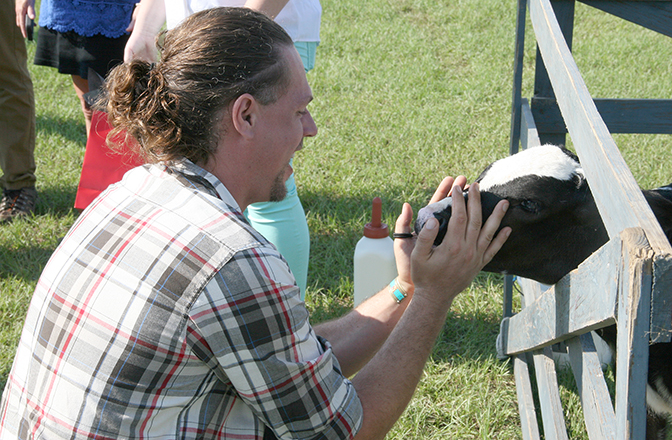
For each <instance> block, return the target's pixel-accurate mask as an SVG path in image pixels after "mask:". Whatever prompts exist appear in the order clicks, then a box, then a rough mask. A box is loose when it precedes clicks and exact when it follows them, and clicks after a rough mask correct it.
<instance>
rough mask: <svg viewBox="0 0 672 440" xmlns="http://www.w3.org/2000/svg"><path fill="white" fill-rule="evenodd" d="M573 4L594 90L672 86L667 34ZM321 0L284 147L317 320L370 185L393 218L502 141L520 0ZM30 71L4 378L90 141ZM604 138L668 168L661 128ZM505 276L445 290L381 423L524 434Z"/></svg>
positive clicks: (2, 240) (415, 432) (425, 431)
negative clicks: (505, 340) (392, 411)
mask: <svg viewBox="0 0 672 440" xmlns="http://www.w3.org/2000/svg"><path fill="white" fill-rule="evenodd" d="M576 7H577V11H576V20H575V21H576V27H575V33H574V50H575V56H576V59H577V63H578V65H579V68H580V69H581V70H582V72H583V73H584V76H585V78H586V83H587V85H588V88H589V90H590V91H591V93H592V94H593V95H594V96H595V97H602V98H607V97H616V98H620V97H630V98H669V97H670V96H672V81H671V80H670V77H671V75H670V74H671V73H672V45H670V40H668V39H666V38H665V37H662V36H660V35H657V34H654V33H653V32H650V31H647V30H644V29H641V28H639V27H637V26H635V25H633V24H630V23H626V22H623V21H622V20H619V19H617V18H614V17H611V16H608V15H607V14H604V13H602V12H599V11H595V10H593V9H590V8H589V7H587V6H585V5H582V4H578V3H577V6H576ZM323 8H324V16H323V23H322V43H321V44H320V47H319V48H318V56H317V64H316V68H315V69H314V70H313V71H312V72H310V73H309V75H308V79H309V82H310V83H311V85H312V87H313V92H314V95H315V101H314V103H313V104H311V107H310V109H311V111H312V113H313V116H314V118H315V120H316V122H317V124H318V128H319V133H318V135H317V137H315V138H314V139H310V140H308V141H306V142H305V148H304V150H303V151H302V152H301V153H299V154H298V155H297V157H296V159H295V161H294V167H295V169H296V173H297V183H298V186H299V193H300V196H301V199H302V201H303V204H304V207H305V209H306V211H307V217H308V222H309V226H310V230H311V246H312V259H311V264H310V268H309V279H308V283H309V287H308V292H307V303H308V307H309V308H310V310H311V312H312V314H313V319H314V320H316V321H321V320H324V319H330V318H333V317H336V316H340V315H342V314H344V313H346V312H347V311H348V310H349V309H350V308H351V305H352V295H351V292H352V255H353V252H354V247H355V244H356V242H357V240H358V239H359V237H360V236H361V231H362V227H363V225H364V224H365V223H366V222H367V221H368V215H369V209H370V203H371V199H372V198H373V197H375V196H380V197H382V199H383V204H384V205H383V211H384V212H383V214H384V220H385V221H386V222H387V223H388V224H390V225H392V224H394V221H395V219H396V216H397V214H398V212H399V211H400V208H401V204H402V203H403V202H405V201H408V202H410V203H411V204H412V206H413V207H414V208H415V209H416V210H417V209H418V208H420V207H421V206H422V205H423V204H424V203H425V202H426V201H427V199H428V198H429V196H430V195H431V193H432V192H433V189H434V187H435V186H436V185H437V184H438V182H439V181H440V180H441V178H442V177H443V176H445V175H457V174H464V175H466V176H467V177H468V178H469V179H475V178H476V177H477V176H478V174H479V173H480V171H481V170H482V169H483V168H484V167H485V166H486V165H487V164H488V163H490V162H491V161H493V160H494V159H497V158H500V157H503V156H505V155H506V154H507V151H508V142H509V141H508V138H509V118H510V111H511V109H510V106H511V104H510V100H511V84H512V66H513V47H514V31H515V10H516V5H515V3H514V2H513V1H508V2H499V1H496V0H481V1H478V2H471V1H465V0H456V1H451V2H441V1H438V0H371V1H369V2H355V1H353V0H341V1H335V0H323ZM529 29H531V26H529V23H528V36H527V39H526V46H525V68H526V71H525V75H524V90H525V93H524V96H526V97H529V96H531V95H532V79H533V78H532V76H533V57H534V42H533V37H532V34H531V33H530V32H529ZM29 49H30V51H31V53H32V51H33V50H34V45H33V44H29ZM31 59H32V56H31ZM31 71H32V75H33V80H34V84H35V91H36V104H37V151H36V158H37V162H38V170H37V173H38V183H37V186H38V191H39V194H40V199H39V203H38V207H37V213H36V216H35V218H34V219H31V220H28V221H22V222H17V223H15V224H11V225H7V226H2V227H0V292H1V294H0V344H1V345H0V350H1V351H0V386H1V385H2V384H4V382H5V381H6V378H7V374H8V372H9V368H10V367H11V362H12V357H13V353H14V350H15V347H16V343H17V341H18V338H19V334H20V329H21V326H22V322H23V318H24V315H25V311H26V308H27V305H28V301H29V299H30V296H31V294H32V291H33V289H34V287H35V283H36V282H37V279H38V277H39V274H40V272H41V269H42V267H43V266H44V265H45V263H46V261H47V259H48V258H49V256H50V254H51V253H52V252H53V250H54V249H55V247H56V246H57V245H58V242H59V240H60V239H61V238H62V237H63V236H64V235H65V233H66V232H67V230H68V229H69V227H70V226H71V225H72V223H73V222H74V221H75V219H76V218H77V215H78V214H77V212H75V211H74V210H73V209H72V205H73V203H74V198H75V192H76V188H77V183H78V179H79V172H80V169H81V164H82V157H83V153H84V145H85V135H84V120H83V117H82V115H81V111H80V109H79V104H78V101H77V99H76V97H75V93H74V91H73V89H72V85H71V83H70V80H69V78H68V77H66V76H64V75H59V74H57V73H56V72H55V71H54V70H53V69H49V68H44V67H35V66H32V65H31ZM615 138H616V142H617V144H618V145H619V147H620V148H621V150H622V152H623V155H624V157H625V159H626V162H627V163H628V165H629V166H630V168H631V170H632V172H633V174H634V176H635V178H636V179H637V181H638V183H639V184H640V185H641V186H643V187H652V186H656V185H662V184H668V183H670V182H671V181H672V176H671V174H672V173H670V171H669V170H670V166H669V159H668V158H669V157H670V152H671V150H672V148H671V147H670V139H669V137H666V136H649V135H620V136H616V137H615ZM501 284H502V279H501V277H500V276H498V275H486V274H482V275H479V277H478V278H477V279H476V280H475V282H474V283H473V284H472V286H471V288H470V289H468V290H467V291H466V292H464V293H463V294H462V295H461V296H459V297H458V299H457V300H456V301H455V304H454V307H453V310H452V312H451V314H450V315H449V318H448V320H447V322H446V325H445V328H444V331H443V333H442V334H441V336H440V338H439V340H438V341H437V343H436V348H435V351H434V353H433V355H432V357H431V359H430V360H429V362H428V364H427V368H426V374H425V376H424V378H423V380H422V382H421V383H420V385H419V387H418V390H417V392H416V395H415V397H414V399H413V401H412V402H411V404H410V406H409V408H408V410H407V411H406V413H405V414H404V415H403V417H402V418H401V419H400V421H399V422H398V423H397V425H396V426H395V428H394V430H393V431H392V432H391V433H390V434H389V436H388V438H390V439H409V438H411V439H416V438H417V439H444V438H460V439H515V438H520V437H521V433H520V427H519V424H520V423H519V420H518V408H517V403H516V395H515V384H514V382H513V377H512V373H511V367H510V364H509V363H508V362H501V361H499V360H497V359H496V356H495V338H496V336H497V333H498V331H499V320H500V316H501V302H502V300H501ZM561 395H562V398H563V401H564V402H565V407H566V409H565V411H566V414H567V427H568V435H569V437H570V438H572V439H585V438H587V435H586V434H585V432H584V428H583V419H582V416H581V411H580V405H579V404H578V398H577V396H576V394H575V392H574V385H573V380H572V379H571V376H567V377H565V376H564V375H561Z"/></svg>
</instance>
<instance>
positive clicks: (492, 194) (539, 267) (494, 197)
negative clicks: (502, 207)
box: [415, 145, 608, 284]
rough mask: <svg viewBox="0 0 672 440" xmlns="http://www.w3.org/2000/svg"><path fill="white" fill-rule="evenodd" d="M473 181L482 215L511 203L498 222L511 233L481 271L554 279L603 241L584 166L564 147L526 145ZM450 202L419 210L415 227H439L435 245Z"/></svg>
mask: <svg viewBox="0 0 672 440" xmlns="http://www.w3.org/2000/svg"><path fill="white" fill-rule="evenodd" d="M477 182H479V186H480V190H481V200H482V208H483V219H485V218H487V217H488V216H490V214H491V213H492V211H493V209H494V207H495V205H496V204H497V203H498V202H499V201H500V200H502V199H506V200H508V201H509V203H510V205H509V209H508V211H507V213H506V215H505V216H504V218H503V219H502V222H501V227H505V226H510V227H511V235H510V236H509V239H508V240H507V241H506V243H505V244H504V246H503V247H502V249H501V250H500V251H499V252H498V253H497V255H496V256H495V257H494V258H493V260H492V261H491V262H490V263H488V265H487V266H485V268H484V269H483V270H485V271H488V272H497V273H508V274H513V275H519V276H523V277H526V278H531V279H534V280H537V281H540V282H542V283H547V284H554V283H556V282H557V281H558V280H559V279H560V278H562V277H563V276H564V275H565V274H567V273H568V272H569V271H571V270H572V269H574V268H576V267H577V266H578V265H579V264H580V263H581V262H582V261H583V260H584V259H585V258H587V257H588V256H589V255H590V254H591V253H592V252H594V251H595V250H597V249H598V248H599V247H600V246H602V244H604V243H605V242H606V241H607V240H608V236H607V233H606V230H605V228H604V225H603V223H602V220H601V218H600V215H599V213H598V210H597V206H596V205H595V202H594V200H593V196H592V194H591V192H590V189H589V188H588V183H587V181H586V179H585V176H584V173H583V169H582V168H581V165H580V164H579V161H578V159H577V157H576V156H575V155H574V154H572V153H571V152H570V151H568V150H566V149H564V148H561V147H556V146H553V145H544V146H539V147H535V148H529V149H527V150H524V151H522V152H520V153H518V154H515V155H513V156H509V157H507V158H504V159H501V160H499V161H497V162H494V163H493V164H491V165H490V166H489V167H488V168H486V169H485V171H483V173H482V174H481V176H480V177H479V178H478V179H477ZM468 196H469V194H468V191H467V192H465V197H467V198H468ZM451 205H452V199H451V198H450V197H449V198H446V199H444V200H442V201H440V202H438V203H434V204H431V205H428V206H426V207H425V208H423V209H421V210H420V212H419V213H418V220H417V221H416V225H415V229H416V232H419V231H420V229H422V226H423V225H424V224H425V222H426V221H427V220H428V219H429V218H430V217H431V216H434V217H436V218H437V219H438V220H439V222H440V229H439V236H438V237H437V240H436V242H435V244H439V243H440V242H441V241H442V240H443V237H444V235H445V233H446V227H447V224H448V219H449V218H450V213H451Z"/></svg>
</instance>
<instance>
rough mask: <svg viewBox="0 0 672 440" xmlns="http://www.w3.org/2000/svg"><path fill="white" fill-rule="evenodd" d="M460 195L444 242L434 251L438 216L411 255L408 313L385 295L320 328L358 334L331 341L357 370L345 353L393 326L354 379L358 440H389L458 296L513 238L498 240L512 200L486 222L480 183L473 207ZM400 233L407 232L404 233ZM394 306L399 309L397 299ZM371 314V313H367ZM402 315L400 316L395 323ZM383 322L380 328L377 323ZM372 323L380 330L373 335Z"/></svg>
mask: <svg viewBox="0 0 672 440" xmlns="http://www.w3.org/2000/svg"><path fill="white" fill-rule="evenodd" d="M461 194H462V190H461V188H460V187H459V186H458V187H455V195H456V197H454V198H453V215H452V217H451V220H450V222H449V226H448V232H447V233H446V238H444V242H443V243H442V244H441V245H439V246H437V247H434V246H433V242H434V238H435V237H436V234H437V231H438V222H437V221H436V220H435V219H431V220H430V221H428V223H427V224H426V226H425V228H424V229H423V230H422V231H421V232H420V234H419V236H418V238H417V242H416V245H415V248H414V249H413V252H412V256H411V274H412V280H413V283H414V287H415V290H414V293H413V295H412V298H411V300H410V301H408V298H407V299H406V300H405V301H404V302H406V301H408V305H407V306H406V308H405V310H403V311H398V312H397V313H390V310H391V309H390V308H389V307H386V305H389V302H388V303H387V304H386V303H385V302H384V301H385V298H384V297H385V296H388V297H389V296H390V295H389V293H388V292H384V291H383V292H381V293H379V294H378V295H376V297H374V298H375V299H376V302H374V303H372V304H371V306H372V307H371V310H369V309H365V310H363V313H360V308H358V309H357V310H356V311H354V312H353V313H351V314H349V315H348V316H346V317H345V318H344V320H343V321H344V323H345V324H346V326H347V327H346V326H344V327H340V322H339V321H336V322H334V323H329V324H326V325H325V326H324V327H322V326H320V327H318V328H317V329H316V331H318V333H320V334H323V335H325V337H327V338H329V337H330V336H336V335H339V334H343V333H344V332H345V331H350V332H351V335H350V336H349V337H347V338H346V339H345V342H342V341H339V340H330V341H331V342H332V346H334V353H335V354H336V356H337V357H338V359H339V363H340V362H341V359H342V358H343V360H344V363H345V364H346V366H347V367H346V366H343V365H341V366H342V368H343V370H344V371H351V370H350V368H351V367H352V365H350V363H351V362H353V360H349V359H348V356H347V355H344V353H348V352H349V351H350V350H352V351H354V352H361V351H362V348H360V347H358V345H360V346H361V345H368V344H369V343H368V342H367V338H368V337H369V334H368V333H373V334H374V335H375V337H376V338H380V337H383V338H384V333H385V331H384V330H381V329H389V328H390V327H391V328H392V329H391V331H390V332H389V333H388V334H389V337H387V338H386V339H385V340H384V342H383V343H382V345H381V347H380V349H379V350H377V352H375V354H373V356H372V358H371V360H370V361H369V362H368V363H366V365H364V366H363V367H362V369H361V370H360V371H359V372H358V373H357V375H356V376H355V377H354V378H353V380H352V382H353V384H354V386H355V389H356V390H357V395H358V396H359V399H360V401H361V403H362V407H363V409H364V422H363V425H362V429H361V430H360V431H359V433H358V434H357V436H356V438H358V439H377V438H381V439H382V438H384V436H385V434H386V433H387V432H388V431H389V430H390V429H391V428H392V426H393V425H394V423H395V422H396V420H397V419H398V418H399V417H400V416H401V414H402V413H403V411H404V409H405V408H406V406H407V404H408V402H409V401H410V399H411V397H412V396H413V393H414V391H415V388H416V386H417V384H418V382H419V380H420V377H421V375H422V371H423V369H424V366H425V362H426V360H427V358H428V357H429V355H430V353H431V351H432V348H433V346H434V342H435V340H436V337H437V336H438V334H439V332H440V330H441V328H442V326H443V323H444V321H445V318H446V314H447V312H448V310H449V308H450V306H451V304H452V301H453V299H454V298H455V297H456V296H457V295H458V294H459V293H460V292H461V291H462V290H463V289H465V288H466V287H467V286H468V285H469V283H470V282H471V280H472V279H473V278H474V277H475V276H476V274H478V272H479V271H480V270H481V269H482V268H483V266H485V264H487V263H488V262H489V261H490V260H491V259H492V257H493V256H494V255H495V253H496V252H497V251H498V250H499V249H500V248H501V246H502V245H503V244H504V242H505V240H506V238H507V237H508V234H509V233H510V228H504V229H503V230H502V231H501V232H500V233H499V234H498V235H497V236H495V233H496V231H497V229H498V227H499V224H500V222H501V219H502V217H503V216H504V214H505V211H506V208H507V207H508V205H507V202H500V204H499V205H498V207H497V208H496V209H495V211H494V212H493V214H492V215H491V216H490V218H489V219H488V220H487V221H486V222H485V225H483V223H482V219H481V204H480V194H479V192H478V185H476V184H474V185H473V186H472V188H471V189H470V191H469V196H470V197H469V205H468V207H467V206H466V204H465V201H464V199H463V197H460V195H461ZM401 217H403V218H400V221H398V222H397V228H398V227H399V223H400V222H401V223H402V224H403V223H404V222H405V221H406V217H405V214H403V213H402V216H401ZM482 225H483V227H482V228H481V226H482ZM397 232H404V231H399V230H398V229H397ZM446 239H447V241H446ZM379 296H381V298H380V299H379V300H380V301H378V297H379ZM389 301H392V303H394V306H397V304H396V302H394V300H392V299H391V297H390V298H389ZM365 304H366V302H365V303H364V304H362V306H364V305H365ZM402 304H403V303H402ZM381 305H383V307H382V308H381V309H380V311H381V312H382V313H375V311H374V310H373V306H381ZM394 306H392V308H393V307H394ZM360 307H361V306H360ZM400 309H401V307H400ZM369 313H370V314H371V316H365V315H366V314H369ZM398 314H401V316H400V317H399V319H398V322H397V323H396V325H394V320H395V317H396V316H397V315H398ZM376 321H377V324H371V323H373V322H376ZM372 326H375V327H376V328H377V329H378V330H377V331H372V329H371V327H372ZM321 332H324V333H321ZM329 333H332V335H329Z"/></svg>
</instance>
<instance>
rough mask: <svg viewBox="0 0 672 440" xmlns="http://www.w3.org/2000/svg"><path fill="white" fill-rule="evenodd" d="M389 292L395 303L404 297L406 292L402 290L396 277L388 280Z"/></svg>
mask: <svg viewBox="0 0 672 440" xmlns="http://www.w3.org/2000/svg"><path fill="white" fill-rule="evenodd" d="M390 292H391V293H392V298H394V300H395V301H396V302H397V304H399V303H401V302H402V301H403V300H404V298H406V292H404V289H402V288H401V286H400V285H399V283H398V282H397V279H396V278H395V279H393V280H392V282H390Z"/></svg>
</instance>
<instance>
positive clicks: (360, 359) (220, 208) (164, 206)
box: [0, 8, 508, 440]
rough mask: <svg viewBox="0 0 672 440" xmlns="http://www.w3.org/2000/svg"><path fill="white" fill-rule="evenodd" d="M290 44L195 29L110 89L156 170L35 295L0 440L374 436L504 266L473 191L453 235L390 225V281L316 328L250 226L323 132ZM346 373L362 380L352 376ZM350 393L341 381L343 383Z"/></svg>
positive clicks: (64, 248)
mask: <svg viewBox="0 0 672 440" xmlns="http://www.w3.org/2000/svg"><path fill="white" fill-rule="evenodd" d="M311 99H312V91H311V89H310V87H309V86H308V82H307V80H306V76H305V71H304V69H303V66H302V63H301V59H300V57H299V54H298V53H297V51H296V49H295V48H294V46H293V45H292V41H291V38H290V37H289V36H288V35H287V34H286V33H285V32H284V31H283V30H282V28H281V27H280V26H278V25H277V24H276V23H274V22H273V21H272V20H271V19H269V18H267V17H266V16H264V15H262V14H259V13H256V12H253V11H250V10H246V9H243V8H231V9H229V8H215V9H210V10H207V11H204V12H200V13H197V14H194V15H192V16H191V17H190V18H189V19H187V20H186V21H185V22H184V23H182V24H181V25H180V26H178V27H177V28H176V29H174V30H172V31H169V32H168V33H167V35H166V37H165V42H164V47H163V51H162V56H161V58H160V61H159V62H158V63H156V65H152V64H149V63H147V62H145V61H133V62H130V63H128V64H124V65H121V66H118V67H117V68H115V70H114V71H113V72H112V73H111V75H110V77H109V79H108V83H107V111H108V113H109V117H110V120H111V123H112V124H113V125H114V126H115V127H116V128H117V132H116V133H112V134H111V136H112V139H115V138H116V139H118V137H119V136H121V135H122V133H123V135H125V136H128V137H129V140H132V142H129V143H131V144H133V145H134V148H136V149H137V152H138V154H141V155H142V156H143V157H144V158H145V159H146V161H147V165H144V166H141V167H138V168H134V169H132V170H131V171H129V172H128V173H127V174H126V175H125V177H124V179H123V180H122V181H121V182H119V183H118V184H115V185H112V186H111V187H110V188H108V189H107V190H106V191H105V192H103V193H102V194H101V195H100V196H99V197H98V198H97V199H96V200H94V201H93V202H92V203H91V204H90V205H89V207H88V208H87V209H86V210H85V211H84V212H83V213H82V214H81V216H80V218H79V219H78V221H77V222H76V224H75V225H74V226H73V227H72V229H71V230H70V231H69V232H68V234H67V236H66V237H65V238H64V239H63V241H62V242H61V244H60V246H59V247H58V249H56V251H55V252H54V254H53V256H52V257H51V259H50V261H49V263H48V264H47V266H46V267H45V269H44V272H43V273H42V275H41V277H40V280H39V281H38V283H37V288H36V290H35V293H34V296H33V299H32V302H31V305H30V308H29V311H28V315H27V318H26V322H25V324H24V328H23V333H22V336H21V340H20V342H19V348H18V351H17V354H16V357H15V359H14V364H13V367H12V371H11V373H10V375H9V378H8V380H7V385H6V388H5V391H4V393H3V398H2V404H1V406H0V439H15V438H21V439H24V438H49V439H66V438H67V439H91V438H119V439H121V438H125V439H132V438H155V439H177V438H208V439H209V438H230V439H243V438H245V439H259V440H261V439H271V438H282V439H294V438H302V439H318V438H319V439H350V438H357V439H382V438H384V436H385V433H386V432H387V431H389V429H390V428H391V427H392V426H393V424H394V422H395V421H396V420H397V418H398V417H399V416H400V415H401V413H402V412H403V410H404V408H405V406H406V405H407V404H408V402H409V400H410V399H411V397H412V395H413V391H414V390H415V387H416V385H417V383H418V381H419V379H420V377H421V374H422V370H423V367H424V364H425V362H426V360H427V357H428V356H429V354H430V352H431V350H432V347H433V344H434V340H435V338H436V336H437V335H438V333H439V331H440V330H441V328H442V326H443V322H444V320H445V317H446V313H447V311H448V309H449V308H450V305H451V303H452V300H453V298H454V297H455V296H456V295H457V294H458V293H459V292H460V291H462V290H463V289H464V288H465V287H466V286H467V285H468V284H469V283H470V282H471V280H472V279H473V277H474V276H475V275H476V274H477V273H478V271H479V270H480V269H481V267H483V266H484V265H485V264H486V263H487V262H488V261H489V260H490V259H491V258H492V256H493V255H494V253H495V252H496V251H497V250H499V248H500V247H501V246H502V244H503V242H504V241H505V239H506V236H507V233H508V230H507V229H506V228H505V229H503V231H502V232H500V233H499V234H496V230H497V228H498V225H499V222H500V220H501V218H502V216H503V213H504V210H505V203H506V202H503V205H502V206H499V207H498V209H497V210H496V211H495V213H494V214H493V215H492V216H491V217H490V218H489V219H487V221H485V220H483V219H481V208H480V199H479V196H478V187H477V185H476V184H474V185H472V187H471V188H470V191H469V193H470V197H469V204H468V206H466V202H465V201H464V198H463V197H459V195H460V194H461V192H462V188H463V187H464V185H465V184H466V180H465V179H464V178H458V179H455V180H454V179H452V178H446V179H444V181H443V182H442V183H441V184H440V185H439V188H438V189H437V191H436V193H435V195H434V197H433V199H434V200H438V199H439V198H442V197H444V196H446V195H447V194H448V192H449V191H450V190H451V187H452V190H453V191H454V192H455V193H456V195H458V197H456V198H455V199H454V203H453V216H452V219H451V223H450V225H449V227H448V232H447V234H446V238H444V241H443V243H442V244H441V245H440V246H438V247H433V246H432V243H433V241H434V238H435V236H436V232H437V230H438V228H437V222H436V221H433V220H430V221H428V222H427V225H426V227H425V229H423V230H422V231H421V232H420V233H419V234H418V236H417V237H411V234H410V232H411V222H412V211H411V208H410V206H409V205H408V204H405V205H404V207H403V210H402V212H401V215H400V216H399V219H398V220H397V223H396V228H395V230H396V233H397V234H398V236H399V237H401V238H399V239H398V240H396V241H397V243H396V244H395V251H396V257H397V261H398V272H399V276H398V278H397V279H395V280H391V281H392V282H391V283H390V287H386V288H385V289H383V290H382V291H381V292H380V293H379V294H377V295H375V296H374V297H372V298H370V299H369V300H367V301H365V302H364V303H363V304H361V305H360V306H359V307H357V309H355V310H354V311H352V312H351V313H350V314H348V315H346V316H344V317H343V318H340V319H338V320H334V321H331V322H326V323H322V324H320V325H316V326H312V325H311V323H310V321H309V317H308V312H307V310H306V308H305V304H304V302H303V301H302V300H301V298H300V292H299V288H298V287H297V285H296V283H295V280H294V278H293V276H292V273H291V271H290V269H289V266H288V265H287V263H286V261H285V260H284V258H283V257H282V256H281V255H280V254H279V253H278V252H277V250H276V249H275V247H274V246H273V245H271V244H270V243H269V242H268V241H267V240H266V239H265V238H264V237H263V236H262V235H261V234H259V233H258V232H257V231H255V230H254V229H253V228H252V227H251V226H250V225H249V223H248V222H247V220H246V219H245V217H244V215H243V211H244V209H245V207H246V206H248V205H249V204H250V203H255V202H260V201H269V200H275V199H278V198H281V197H283V196H284V194H283V192H284V191H285V185H284V181H285V180H286V179H287V178H288V177H289V176H290V174H291V173H292V169H291V166H290V165H288V164H289V162H290V158H291V157H292V156H293V155H294V154H295V153H296V152H297V151H299V150H300V149H301V148H302V145H303V144H302V140H303V138H304V137H309V136H314V135H315V134H316V133H317V128H316V126H315V122H314V121H313V119H312V117H311V115H310V111H309V110H308V105H309V103H310V101H311ZM353 376H354V377H353ZM349 378H352V379H349Z"/></svg>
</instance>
